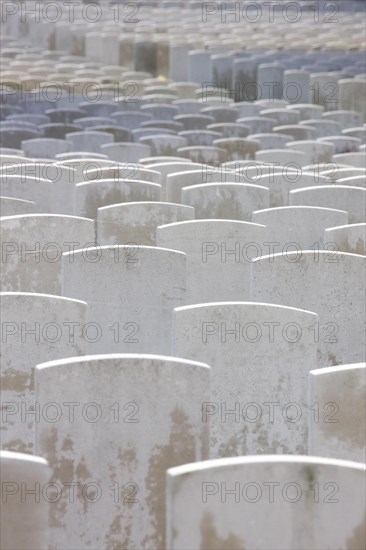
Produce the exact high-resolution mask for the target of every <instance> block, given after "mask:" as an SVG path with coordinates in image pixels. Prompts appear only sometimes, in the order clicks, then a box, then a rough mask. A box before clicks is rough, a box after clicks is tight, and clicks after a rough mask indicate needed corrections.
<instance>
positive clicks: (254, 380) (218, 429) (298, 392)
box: [172, 284, 317, 457]
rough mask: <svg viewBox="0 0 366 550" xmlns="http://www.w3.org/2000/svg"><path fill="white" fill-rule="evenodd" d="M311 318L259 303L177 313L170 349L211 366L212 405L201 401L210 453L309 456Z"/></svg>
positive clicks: (223, 304) (224, 304)
mask: <svg viewBox="0 0 366 550" xmlns="http://www.w3.org/2000/svg"><path fill="white" fill-rule="evenodd" d="M244 286H245V285H244V284H243V287H244ZM316 322H317V315H316V314H314V313H311V312H309V311H303V310H300V309H294V308H288V307H284V306H282V305H281V306H280V305H270V304H263V303H261V304H258V303H257V304H255V303H250V302H247V303H243V302H221V303H211V304H199V305H195V306H187V307H182V308H177V309H176V310H175V311H174V328H173V335H174V336H173V348H172V352H173V354H174V355H178V356H179V357H186V358H187V359H190V358H192V357H195V358H196V359H195V360H200V361H207V362H208V364H209V365H210V366H211V367H212V376H211V397H210V402H208V403H202V422H203V423H206V422H209V423H210V425H211V457H223V456H234V455H235V456H238V455H247V454H268V453H285V454H292V453H294V454H295V453H299V454H304V453H306V449H307V439H308V435H307V433H308V424H307V418H308V414H309V413H310V411H309V410H308V395H307V387H308V373H309V371H310V370H312V369H314V368H316V363H317V344H316V342H315V339H314V335H313V334H312V332H311V330H310V328H311V327H312V326H313V325H314V324H316Z"/></svg>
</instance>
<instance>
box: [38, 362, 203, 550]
mask: <svg viewBox="0 0 366 550" xmlns="http://www.w3.org/2000/svg"><path fill="white" fill-rule="evenodd" d="M36 370H37V372H36V384H37V400H38V401H39V403H40V406H41V407H45V406H47V403H50V402H51V403H52V402H54V403H57V404H59V407H60V409H61V415H60V417H59V420H58V422H56V423H51V422H47V420H46V419H45V418H44V417H42V418H41V421H40V423H39V424H37V432H36V442H37V452H38V453H40V454H41V455H42V456H44V457H45V458H47V460H48V461H49V464H50V467H51V469H52V472H53V474H52V478H51V479H52V482H53V483H57V484H58V485H59V486H60V487H61V489H62V494H61V495H60V498H59V499H58V501H57V502H56V503H55V504H53V505H52V506H51V516H50V546H51V547H52V548H58V549H60V550H61V549H64V548H78V549H79V548H80V549H86V548H113V547H116V548H117V547H123V548H165V547H166V544H165V523H166V520H165V474H166V470H167V469H168V468H169V467H171V466H177V465H180V464H184V463H187V462H194V461H198V460H205V459H207V458H208V429H207V425H203V424H202V423H201V421H200V418H201V402H202V400H204V399H207V395H208V387H209V372H210V370H209V368H208V367H207V365H203V364H201V363H196V362H191V361H184V360H182V359H177V358H174V357H163V356H154V355H132V354H131V355H118V354H116V355H114V354H111V355H96V356H86V357H83V358H72V359H69V360H61V361H52V362H50V363H44V364H41V365H38V367H37V369H36ZM173 387H174V391H173V392H172V391H171V390H172V388H173ZM67 403H69V404H70V403H72V404H73V405H72V408H71V409H70V407H68V405H67ZM75 403H76V405H75ZM70 411H71V414H72V415H73V417H74V418H73V421H72V422H71V421H70V416H69V415H70ZM70 484H74V485H73V486H72V485H70ZM70 491H73V492H71V493H70ZM70 494H71V495H72V494H74V495H75V496H74V499H73V500H71V498H72V497H71V496H70ZM65 527H66V528H65Z"/></svg>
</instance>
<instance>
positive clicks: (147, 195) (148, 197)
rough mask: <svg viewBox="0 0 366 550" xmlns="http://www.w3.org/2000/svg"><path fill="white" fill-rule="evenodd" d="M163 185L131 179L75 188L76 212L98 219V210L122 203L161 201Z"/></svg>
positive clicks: (78, 185)
mask: <svg viewBox="0 0 366 550" xmlns="http://www.w3.org/2000/svg"><path fill="white" fill-rule="evenodd" d="M160 199H161V185H159V184H157V183H151V182H147V181H140V180H131V179H117V180H116V179H106V180H96V181H90V182H86V183H78V184H77V185H76V186H75V200H76V210H77V212H79V213H80V215H82V216H84V215H85V216H87V217H90V218H92V219H96V218H97V214H98V208H101V207H102V206H109V205H110V204H119V203H121V202H135V201H159V200H160Z"/></svg>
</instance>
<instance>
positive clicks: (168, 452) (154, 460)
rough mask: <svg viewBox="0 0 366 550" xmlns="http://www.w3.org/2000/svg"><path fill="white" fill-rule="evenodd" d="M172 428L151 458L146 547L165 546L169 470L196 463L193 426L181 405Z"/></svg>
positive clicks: (175, 410) (148, 479)
mask: <svg viewBox="0 0 366 550" xmlns="http://www.w3.org/2000/svg"><path fill="white" fill-rule="evenodd" d="M170 418H171V430H170V436H169V441H168V443H167V444H166V445H157V446H155V448H154V450H153V452H152V455H151V458H150V460H149V470H148V475H147V477H146V480H145V481H146V495H147V498H146V502H147V506H148V508H149V510H150V516H151V523H152V529H153V533H152V534H147V535H146V536H145V538H144V540H143V541H142V544H143V547H144V548H146V549H147V548H150V549H152V550H160V549H163V548H165V495H166V479H165V478H166V471H167V470H168V468H172V467H173V466H180V465H181V464H187V463H189V462H195V461H196V460H197V456H196V445H195V437H194V431H193V428H192V425H191V424H190V423H189V422H188V418H187V416H186V414H185V413H184V412H183V411H182V410H180V409H179V408H178V407H176V408H175V409H174V411H173V412H172V413H171V415H170Z"/></svg>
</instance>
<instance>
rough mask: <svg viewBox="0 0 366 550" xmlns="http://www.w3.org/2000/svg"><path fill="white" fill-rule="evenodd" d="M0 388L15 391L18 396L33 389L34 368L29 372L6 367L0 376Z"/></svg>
mask: <svg viewBox="0 0 366 550" xmlns="http://www.w3.org/2000/svg"><path fill="white" fill-rule="evenodd" d="M0 383H1V390H2V391H3V392H5V391H14V392H17V394H18V397H21V396H24V395H25V393H26V392H29V391H33V389H34V369H32V370H31V371H30V372H20V371H19V370H17V369H13V368H10V369H6V370H4V371H3V375H2V376H1V382H0Z"/></svg>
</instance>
